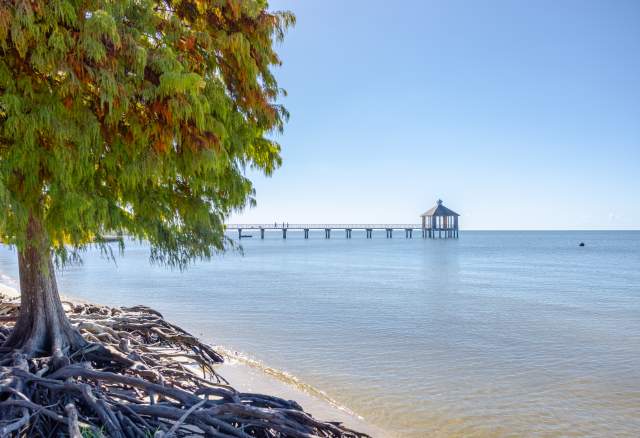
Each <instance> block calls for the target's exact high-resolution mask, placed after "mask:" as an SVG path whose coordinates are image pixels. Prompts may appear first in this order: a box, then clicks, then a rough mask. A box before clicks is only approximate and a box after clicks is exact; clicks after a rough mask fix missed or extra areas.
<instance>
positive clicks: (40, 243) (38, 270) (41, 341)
mask: <svg viewBox="0 0 640 438" xmlns="http://www.w3.org/2000/svg"><path fill="white" fill-rule="evenodd" d="M26 237H27V241H26V244H25V246H24V247H23V249H20V250H18V267H19V271H20V313H19V315H18V321H17V322H16V325H15V327H14V329H13V331H12V332H11V334H10V335H9V337H8V338H7V340H6V342H5V343H4V345H3V350H5V351H7V349H12V350H17V351H20V352H21V353H22V354H25V355H27V356H29V357H37V356H53V358H54V360H58V361H59V360H61V359H62V360H64V359H63V358H64V357H65V356H67V355H68V354H69V352H70V351H75V350H77V349H79V348H81V347H83V346H84V345H86V341H85V340H84V338H83V337H82V336H81V335H80V333H79V332H78V331H77V330H76V329H75V328H74V327H73V326H72V325H71V323H70V322H69V319H68V318H67V316H66V315H65V313H64V309H63V307H62V302H61V301H60V295H59V294H58V286H57V284H56V277H55V270H54V267H53V262H52V260H51V248H50V244H49V239H48V237H47V234H46V231H45V230H44V229H43V227H42V225H41V223H40V222H39V221H38V220H37V219H35V218H34V217H33V216H32V217H30V218H29V223H28V225H27V236H26Z"/></svg>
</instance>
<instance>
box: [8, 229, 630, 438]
mask: <svg viewBox="0 0 640 438" xmlns="http://www.w3.org/2000/svg"><path fill="white" fill-rule="evenodd" d="M255 235H256V236H257V235H258V233H255ZM256 236H254V238H253V239H245V240H243V241H242V243H243V246H244V256H240V255H238V254H227V255H225V256H220V257H218V258H216V259H215V260H212V261H211V262H207V263H199V264H197V265H195V266H193V267H192V268H191V269H189V270H188V271H187V272H185V273H179V272H176V271H170V270H165V269H163V268H159V267H154V266H150V265H149V264H148V249H147V248H145V247H144V246H140V245H129V247H128V249H127V251H126V252H125V254H124V256H123V257H119V258H118V260H117V265H115V264H113V263H110V262H107V261H106V260H105V259H103V258H101V257H100V255H99V253H98V252H92V251H89V252H88V253H86V255H85V257H84V260H85V262H84V264H83V265H82V266H74V267H70V268H67V269H65V270H64V271H63V272H61V273H59V283H60V289H61V290H62V291H63V292H64V293H67V294H69V295H73V296H77V297H80V298H84V299H87V300H94V301H97V302H101V303H104V304H111V305H133V304H139V303H144V304H147V305H149V306H152V307H155V308H157V309H158V310H160V311H162V312H163V313H164V314H165V316H167V317H169V318H170V319H172V320H175V321H177V322H178V323H179V324H180V325H182V326H184V327H185V328H187V329H189V330H191V331H193V332H194V333H197V334H199V335H201V336H202V337H203V338H205V339H207V340H208V341H210V342H212V343H215V344H222V345H225V346H228V347H230V348H232V349H234V350H237V351H242V352H246V353H248V354H249V355H251V356H253V357H254V358H257V359H259V360H262V361H264V363H265V364H268V365H270V366H273V367H276V368H279V369H282V370H285V371H287V372H289V373H291V374H293V375H295V376H297V377H299V378H300V379H301V380H302V381H304V382H306V383H309V384H311V385H314V386H316V387H317V388H320V389H322V390H324V391H325V392H326V393H327V394H328V395H329V396H331V397H332V398H334V399H335V400H337V401H338V402H340V403H341V404H344V405H345V406H347V407H349V408H350V409H352V410H354V411H355V412H357V413H359V414H361V415H362V416H364V417H365V419H367V420H368V421H370V422H372V423H374V424H376V425H379V426H381V427H382V428H384V429H387V430H390V431H391V432H392V433H393V434H395V435H396V436H407V437H424V436H443V437H444V436H446V437H450V436H491V437H493V436H523V435H525V436H602V437H611V436H638V433H639V431H640V232H469V231H468V232H461V234H460V239H459V240H441V241H433V240H422V239H419V238H418V239H416V238H414V239H404V236H403V235H400V236H396V237H395V238H394V239H385V238H384V233H382V234H378V235H374V239H372V240H367V239H365V238H364V234H363V233H356V232H355V231H354V232H353V238H352V239H351V240H346V239H344V238H343V237H342V236H343V233H340V232H334V233H333V235H332V238H331V240H324V239H323V238H322V233H317V234H313V233H312V235H311V238H310V239H309V240H304V239H303V238H302V236H301V233H299V234H296V233H294V232H291V231H290V232H289V238H288V239H287V240H282V239H281V238H280V237H279V235H278V234H276V233H274V234H271V235H269V234H267V238H266V239H265V240H264V241H261V240H260V239H256V238H255V237H256ZM580 241H584V242H585V243H586V246H585V247H583V248H580V247H578V245H577V244H578V242H580ZM0 272H2V273H4V274H5V278H4V280H5V282H9V283H11V281H12V279H15V278H16V277H17V266H16V260H15V255H14V253H13V251H12V250H10V249H8V248H6V247H3V248H1V249H0Z"/></svg>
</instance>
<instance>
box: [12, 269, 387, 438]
mask: <svg viewBox="0 0 640 438" xmlns="http://www.w3.org/2000/svg"><path fill="white" fill-rule="evenodd" d="M0 294H2V295H4V296H5V297H7V298H9V299H19V298H20V293H19V292H18V291H17V290H16V288H14V287H12V286H9V285H7V284H4V283H2V282H0ZM60 298H61V300H62V301H63V302H65V301H66V302H69V303H73V304H75V303H82V304H99V303H92V302H90V301H88V300H84V299H80V298H77V297H73V296H69V295H66V294H63V293H61V294H60ZM212 348H214V349H215V350H216V351H218V352H219V353H220V354H221V355H222V356H223V357H224V359H225V362H224V363H222V364H220V365H217V366H216V367H215V369H216V372H217V373H218V374H220V375H221V376H222V377H224V378H225V379H226V380H228V381H229V383H230V384H231V385H232V386H233V387H235V388H236V389H238V390H240V391H244V392H253V393H262V394H269V395H273V396H276V397H280V398H284V399H287V400H295V401H296V402H297V403H299V404H300V405H301V406H302V407H303V408H304V409H305V411H306V412H308V413H310V414H312V415H313V417H314V418H317V419H319V420H323V421H334V422H335V421H337V422H340V423H342V424H344V425H345V426H346V427H348V428H350V429H354V430H357V431H359V432H363V433H366V434H368V435H370V436H371V437H382V438H385V437H390V436H391V435H389V434H388V433H387V432H385V431H384V430H382V429H380V428H378V427H377V426H374V425H372V424H370V423H368V422H367V421H366V420H365V419H364V418H363V417H361V416H359V415H357V414H356V413H354V412H352V411H350V410H349V409H348V408H346V407H344V406H340V405H339V404H338V403H337V402H335V401H334V400H332V399H331V398H330V397H329V396H328V395H326V394H324V392H323V391H321V390H320V389H318V388H315V387H313V386H311V385H308V384H305V383H303V382H301V381H300V380H299V379H297V378H296V377H295V376H291V375H289V374H287V373H285V372H283V371H280V370H276V369H274V368H271V367H268V366H266V365H264V364H263V363H261V362H259V361H256V360H254V359H250V358H247V357H245V356H242V355H239V354H237V353H234V352H232V351H230V350H229V349H227V348H224V347H221V346H213V347H212Z"/></svg>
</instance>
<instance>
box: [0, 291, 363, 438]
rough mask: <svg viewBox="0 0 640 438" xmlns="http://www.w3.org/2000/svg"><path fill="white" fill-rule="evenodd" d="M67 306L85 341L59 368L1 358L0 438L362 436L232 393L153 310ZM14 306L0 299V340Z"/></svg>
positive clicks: (206, 355)
mask: <svg viewBox="0 0 640 438" xmlns="http://www.w3.org/2000/svg"><path fill="white" fill-rule="evenodd" d="M65 306H66V307H67V314H68V316H69V319H70V320H71V322H72V323H73V324H74V325H75V326H76V327H77V328H79V330H80V332H81V333H82V335H83V337H84V338H85V339H86V340H87V341H88V343H87V345H85V346H84V347H83V348H82V349H80V350H76V351H69V352H66V353H67V354H68V358H69V361H68V362H67V363H63V364H62V366H61V365H60V363H59V362H56V361H54V360H52V358H31V357H29V356H27V355H24V354H22V353H21V352H19V351H18V352H16V351H5V352H4V353H2V354H3V356H0V437H4V436H16V437H18V436H20V437H59V436H70V437H73V438H80V437H83V436H91V437H102V436H105V437H114V438H125V437H126V438H128V437H131V438H142V437H144V438H150V437H158V438H159V437H162V438H169V437H174V438H177V437H187V436H188V437H198V436H207V437H220V438H230V437H240V438H249V437H296V438H298V437H299V438H308V437H317V436H320V437H354V438H355V437H366V436H367V435H365V434H362V433H359V432H355V431H352V430H350V429H348V428H346V427H344V426H343V425H341V424H339V423H330V422H322V421H318V420H316V419H314V418H313V417H312V416H311V415H310V414H308V413H306V412H304V411H303V410H302V408H301V407H300V406H299V405H298V404H297V403H296V402H295V401H290V400H284V399H280V398H277V397H273V396H268V395H262V394H249V393H242V392H238V391H236V390H235V389H234V388H233V387H231V386H229V385H228V382H226V381H225V380H224V378H222V377H221V376H220V375H218V374H217V373H216V372H215V370H214V365H215V364H217V363H221V362H222V361H223V359H222V356H221V355H219V354H218V353H216V352H215V351H214V350H213V349H212V348H211V347H209V346H208V345H206V344H203V343H202V342H200V341H199V340H198V339H196V338H195V337H194V336H192V335H190V334H189V333H187V332H185V331H184V330H182V329H181V328H179V327H177V326H175V325H173V324H170V323H168V322H167V321H165V320H164V319H163V318H162V315H160V314H159V313H158V312H156V311H154V310H152V309H149V308H147V307H142V306H137V307H131V308H109V307H105V306H97V305H91V304H71V303H65ZM18 307H19V306H17V305H16V304H15V303H12V302H9V301H7V300H0V342H2V341H4V340H5V339H7V337H8V336H9V333H10V332H11V328H12V325H13V323H14V321H15V320H16V319H17V318H16V317H17V312H18V310H19V308H18ZM193 364H197V368H199V370H198V369H196V368H194V367H193V366H192V365H193Z"/></svg>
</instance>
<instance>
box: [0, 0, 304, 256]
mask: <svg viewBox="0 0 640 438" xmlns="http://www.w3.org/2000/svg"><path fill="white" fill-rule="evenodd" d="M293 23H294V17H293V15H291V14H290V13H287V12H271V11H270V10H268V4H267V2H266V1H265V0H213V1H200V0H186V1H180V0H173V1H172V0H167V1H151V0H120V1H113V0H111V1H108V0H50V1H46V0H13V1H2V2H0V52H1V54H2V56H1V57H0V206H1V208H2V211H3V214H2V215H0V235H1V238H2V240H3V241H4V242H5V243H11V244H15V245H17V247H18V248H19V249H20V248H22V247H24V246H25V245H26V239H27V237H26V236H27V234H26V230H27V224H28V223H29V221H30V219H35V220H37V221H38V222H40V223H41V224H42V228H43V229H44V230H45V232H46V235H47V239H48V242H49V245H50V247H51V248H53V249H54V250H55V251H56V253H57V254H58V255H59V256H61V257H62V260H65V259H66V257H68V255H69V254H71V253H73V251H71V252H69V250H67V249H66V248H72V249H74V248H79V247H81V246H82V245H85V244H87V243H89V242H96V241H97V242H100V241H101V239H102V238H103V237H104V234H105V232H123V233H127V234H129V235H131V236H133V237H135V238H139V239H145V240H148V241H149V243H150V245H151V249H152V253H151V256H152V259H154V260H156V261H159V262H163V263H167V264H169V265H177V266H184V265H185V264H187V263H188V262H189V261H190V260H192V259H194V258H199V257H205V258H206V257H209V256H210V255H211V254H212V252H214V251H217V250H222V249H224V248H225V246H226V244H227V239H225V237H224V220H225V218H226V217H227V216H228V215H229V214H230V213H231V212H233V211H234V210H236V209H240V208H242V207H243V206H245V205H246V204H247V203H252V202H254V199H253V196H254V190H253V186H252V183H251V181H250V180H249V179H247V178H246V177H245V174H244V170H245V169H246V168H247V167H252V168H256V169H259V170H261V171H263V172H264V173H266V174H271V172H273V170H274V169H275V168H277V167H278V166H279V165H280V162H281V158H280V147H279V145H278V143H277V142H275V141H274V140H273V138H272V137H273V135H272V134H273V133H274V132H277V131H279V130H282V128H283V123H284V122H285V121H286V118H287V112H286V110H285V109H284V107H282V106H281V105H280V104H279V103H278V98H279V96H281V95H282V94H283V93H284V92H283V90H281V89H280V88H279V87H278V84H277V82H276V79H275V77H274V75H273V71H272V70H273V67H274V66H277V65H279V64H280V60H279V58H278V55H277V54H276V52H275V50H274V44H275V43H276V42H277V41H278V40H281V39H282V38H283V35H284V32H285V31H286V29H287V27H289V26H291V25H292V24H293Z"/></svg>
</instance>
